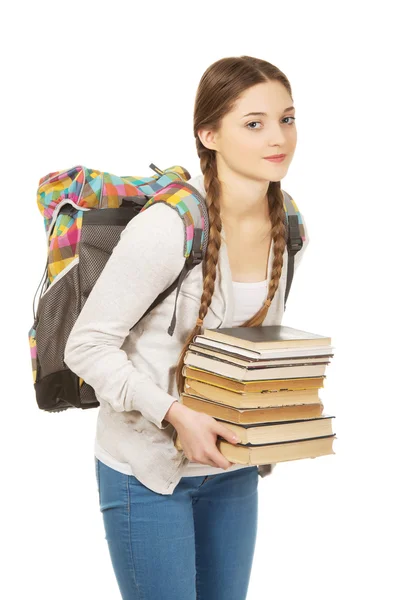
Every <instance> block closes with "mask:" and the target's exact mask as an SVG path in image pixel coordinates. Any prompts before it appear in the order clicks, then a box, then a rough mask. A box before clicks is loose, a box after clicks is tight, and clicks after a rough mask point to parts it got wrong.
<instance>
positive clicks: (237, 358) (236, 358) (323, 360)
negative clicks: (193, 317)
mask: <svg viewBox="0 0 400 600" xmlns="http://www.w3.org/2000/svg"><path fill="white" fill-rule="evenodd" d="M197 337H199V336H197ZM229 347H230V348H233V346H229ZM188 348H189V350H193V352H197V353H198V354H203V355H205V356H215V357H216V358H220V359H222V360H229V362H232V363H234V364H236V365H243V366H247V365H252V364H255V365H258V366H265V367H267V366H272V365H277V366H283V367H286V366H288V365H308V364H316V365H319V364H328V363H329V360H328V359H329V358H330V357H331V356H333V355H332V354H322V355H314V356H279V357H277V358H275V357H274V358H260V357H258V356H257V357H251V358H250V357H248V356H244V355H240V354H238V353H236V352H233V351H232V350H226V349H221V348H218V350H214V349H213V347H212V346H211V347H210V346H207V344H202V343H201V342H196V343H192V344H189V347H188ZM286 354H288V353H287V352H286Z"/></svg>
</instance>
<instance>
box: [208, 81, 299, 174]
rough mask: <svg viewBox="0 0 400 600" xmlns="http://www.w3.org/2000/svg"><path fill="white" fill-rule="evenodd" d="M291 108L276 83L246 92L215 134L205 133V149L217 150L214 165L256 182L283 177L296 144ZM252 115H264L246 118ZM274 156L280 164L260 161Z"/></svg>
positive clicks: (283, 92) (287, 96) (271, 82)
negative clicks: (280, 157)
mask: <svg viewBox="0 0 400 600" xmlns="http://www.w3.org/2000/svg"><path fill="white" fill-rule="evenodd" d="M292 104H293V102H292V99H291V97H290V94H289V93H288V92H287V90H286V88H285V87H284V86H283V85H282V84H281V83H280V82H278V81H269V82H265V83H260V84H257V85H254V86H253V87H251V88H249V89H247V90H246V91H245V92H244V93H243V94H242V96H241V98H240V99H238V100H237V101H236V104H235V107H234V108H233V110H231V111H230V112H229V113H228V114H227V115H225V117H224V118H223V119H222V123H221V127H220V129H219V131H218V132H215V133H212V132H208V133H209V134H210V136H211V137H210V138H209V139H207V135H206V136H205V138H204V141H205V142H206V145H208V146H209V147H211V148H213V149H215V150H217V165H218V162H219V161H222V163H225V165H223V164H222V165H221V166H222V169H221V170H222V171H226V169H228V170H232V171H234V172H237V173H238V174H241V175H243V176H245V177H248V178H250V179H253V180H259V181H280V180H281V179H282V178H283V177H285V175H286V173H287V171H288V168H289V165H290V163H291V161H292V158H293V154H294V151H295V148H296V142H297V131H296V125H295V119H294V116H295V109H294V108H292ZM286 109H287V110H286ZM253 112H258V113H264V114H249V113H253ZM211 140H213V141H211ZM207 142H211V145H210V144H209V143H207ZM275 154H286V156H285V158H284V160H283V161H282V162H271V161H269V160H266V159H265V158H264V157H265V156H270V155H275Z"/></svg>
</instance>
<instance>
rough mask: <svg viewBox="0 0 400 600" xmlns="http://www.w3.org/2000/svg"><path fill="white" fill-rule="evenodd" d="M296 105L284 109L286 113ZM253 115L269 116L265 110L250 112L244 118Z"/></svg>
mask: <svg viewBox="0 0 400 600" xmlns="http://www.w3.org/2000/svg"><path fill="white" fill-rule="evenodd" d="M293 109H294V106H289V107H288V108H285V110H284V111H283V112H284V113H286V112H289V110H293ZM251 115H260V116H263V117H267V116H268V115H267V113H265V112H249V113H247V114H246V115H243V117H242V119H244V117H250V116H251Z"/></svg>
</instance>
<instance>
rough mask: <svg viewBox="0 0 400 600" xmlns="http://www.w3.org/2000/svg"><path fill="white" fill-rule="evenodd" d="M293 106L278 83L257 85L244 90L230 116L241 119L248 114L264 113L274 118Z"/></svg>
mask: <svg viewBox="0 0 400 600" xmlns="http://www.w3.org/2000/svg"><path fill="white" fill-rule="evenodd" d="M292 105H293V102H292V99H291V97H290V94H289V92H288V91H287V89H286V88H285V86H284V85H283V84H282V83H280V82H279V81H267V82H264V83H258V84H256V85H253V86H252V87H250V88H248V89H247V90H245V91H244V92H243V93H242V94H241V96H240V98H238V99H237V100H236V102H235V105H234V107H233V109H232V111H231V114H232V116H233V117H235V118H237V117H238V118H243V117H244V115H245V114H247V113H250V112H264V113H266V114H267V116H271V117H274V116H275V115H281V114H282V112H283V111H284V110H285V109H286V108H289V107H290V106H292Z"/></svg>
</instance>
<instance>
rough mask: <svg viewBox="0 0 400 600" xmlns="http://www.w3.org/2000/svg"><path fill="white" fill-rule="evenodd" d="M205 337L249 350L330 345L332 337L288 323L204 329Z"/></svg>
mask: <svg viewBox="0 0 400 600" xmlns="http://www.w3.org/2000/svg"><path fill="white" fill-rule="evenodd" d="M203 335H204V337H206V338H208V339H212V340H217V341H220V342H225V343H227V344H232V345H234V346H238V347H241V348H246V349H249V350H274V349H277V348H308V347H312V346H329V345H330V344H331V338H330V337H326V336H323V335H318V334H316V333H311V332H309V331H303V330H302V329H295V328H293V327H288V326H286V325H260V326H258V327H220V328H217V329H206V328H205V329H204V333H203Z"/></svg>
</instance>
